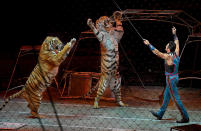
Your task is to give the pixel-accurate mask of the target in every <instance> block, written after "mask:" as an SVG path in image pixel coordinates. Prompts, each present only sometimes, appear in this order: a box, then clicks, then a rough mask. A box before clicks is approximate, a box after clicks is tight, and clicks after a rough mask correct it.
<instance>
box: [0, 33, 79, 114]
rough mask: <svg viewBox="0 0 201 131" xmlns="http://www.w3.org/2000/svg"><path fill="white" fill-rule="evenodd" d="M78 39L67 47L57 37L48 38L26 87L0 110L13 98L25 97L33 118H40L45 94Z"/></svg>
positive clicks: (10, 97)
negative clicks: (39, 110)
mask: <svg viewBox="0 0 201 131" xmlns="http://www.w3.org/2000/svg"><path fill="white" fill-rule="evenodd" d="M75 42H76V39H74V38H73V39H71V41H70V42H68V43H67V44H66V45H65V46H63V44H62V42H61V41H60V40H59V39H58V38H57V37H49V36H48V37H47V38H46V39H45V40H44V42H43V44H42V46H41V49H40V53H39V57H38V63H37V65H36V66H35V68H34V70H33V71H32V72H31V74H30V76H29V78H28V80H27V81H26V83H25V85H24V87H23V88H22V90H20V91H19V92H17V93H15V94H14V95H11V96H9V97H8V98H7V99H6V100H5V103H4V104H3V106H2V107H1V108H0V110H2V109H3V107H5V105H6V104H7V103H8V102H9V101H10V100H11V99H13V98H16V97H18V96H23V97H24V98H25V99H26V101H27V102H28V107H29V108H30V110H31V114H32V116H31V117H33V118H40V117H41V116H40V115H39V114H38V109H39V106H40V104H41V100H42V96H43V92H44V91H45V90H46V89H47V87H49V86H50V84H51V83H52V81H53V79H54V77H55V76H56V75H57V73H58V69H59V65H60V64H61V63H62V62H63V61H64V60H65V58H66V57H67V55H68V54H69V52H70V50H71V49H72V47H73V46H74V44H75Z"/></svg>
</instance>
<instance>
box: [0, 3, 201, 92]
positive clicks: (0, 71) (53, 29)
mask: <svg viewBox="0 0 201 131" xmlns="http://www.w3.org/2000/svg"><path fill="white" fill-rule="evenodd" d="M116 2H117V3H118V4H119V6H120V7H121V9H122V10H125V9H157V10H158V9H160V10H163V9H164V10H175V9H176V10H177V9H178V10H184V11H185V12H186V13H188V14H189V15H191V16H193V17H194V18H196V19H197V20H199V21H201V16H200V15H201V1H200V0H179V1H177V0H174V1H173V0H170V1H162V0H121V1H120V0H119V1H116ZM116 10H118V8H117V7H116V6H115V4H114V3H113V1H112V0H94V1H89V0H73V1H65V2H61V1H54V2H51V1H48V2H34V1H27V2H23V3H22V2H21V3H20V2H6V3H4V4H1V34H2V36H1V49H0V50H1V51H0V58H1V63H0V88H1V89H4V88H6V87H7V84H8V80H9V77H10V75H11V73H12V69H13V67H14V64H15V61H16V58H17V54H18V52H19V50H20V47H21V46H22V45H41V44H42V42H43V40H44V39H45V37H46V36H48V35H52V36H58V37H59V38H60V39H61V40H62V41H63V42H64V43H66V42H67V41H69V40H70V39H71V38H73V37H75V38H77V39H78V38H79V35H80V32H82V31H86V30H89V27H88V26H87V24H86V21H87V19H88V18H91V19H92V20H93V21H94V22H95V20H96V19H97V18H99V17H100V16H103V15H107V16H111V15H112V13H113V12H114V11H116ZM132 22H133V24H134V26H135V27H136V28H137V29H138V30H139V32H140V34H141V35H142V36H143V37H144V38H146V39H148V40H149V41H150V42H151V43H152V44H153V45H155V47H157V48H158V49H159V50H161V51H164V49H165V45H166V44H167V42H168V41H169V40H172V35H171V27H172V24H170V23H161V22H154V21H132ZM123 26H124V30H125V34H124V36H123V38H122V40H121V44H122V46H123V48H124V50H125V51H126V54H127V57H128V58H129V59H130V60H131V62H132V64H133V65H134V67H135V69H136V71H137V73H138V74H139V76H140V78H141V79H142V81H143V82H144V84H145V85H160V86H163V85H164V84H165V82H164V75H163V73H164V67H163V60H161V59H159V58H157V57H156V56H154V55H153V54H152V53H151V52H150V51H149V50H148V48H147V47H146V46H144V45H143V43H142V40H141V39H140V37H139V36H138V34H137V33H136V32H135V31H134V29H133V28H132V27H131V25H130V24H129V23H128V22H125V23H123ZM175 26H176V28H177V34H178V37H179V39H180V45H181V49H182V48H183V45H184V42H185V40H186V38H187V36H188V34H189V32H188V29H186V28H185V27H182V26H177V25H175ZM119 50H120V72H121V75H122V76H123V79H124V82H123V84H127V85H139V86H140V85H141V84H140V81H139V79H138V78H137V75H136V73H135V72H133V70H132V68H131V66H130V65H129V63H128V61H127V59H126V57H125V56H124V54H123V52H122V49H121V48H120V49H119ZM200 51H201V45H200V43H199V44H191V45H190V46H188V47H186V49H185V51H184V54H183V56H182V59H181V64H180V71H181V77H186V76H197V77H200V76H201V72H200V70H201V62H200V61H201V53H200ZM99 55H100V53H99V44H98V41H97V40H96V39H91V40H84V41H81V42H80V44H79V45H78V47H77V49H76V51H75V55H74V57H73V59H72V62H71V65H70V67H68V69H69V70H74V71H83V72H85V71H89V72H99V70H100V68H99V65H100V61H99ZM35 58H36V57H35V55H32V56H31V55H29V56H26V57H23V59H22V58H21V59H20V61H19V64H18V66H17V68H16V73H15V76H14V83H15V82H16V83H17V82H18V81H19V80H18V78H22V77H24V76H28V75H29V73H30V72H31V70H32V69H33V67H34V66H35V63H36V61H35V60H36V59H35ZM62 67H63V68H66V65H65V62H64V64H63V65H62ZM17 84H18V83H17ZM200 85H201V82H200V80H193V81H192V80H185V81H182V82H180V86H183V87H196V88H200V87H201V86H200Z"/></svg>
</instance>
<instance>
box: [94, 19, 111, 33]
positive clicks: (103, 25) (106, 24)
mask: <svg viewBox="0 0 201 131" xmlns="http://www.w3.org/2000/svg"><path fill="white" fill-rule="evenodd" d="M111 27H112V24H111V22H110V18H108V17H107V16H101V17H100V18H99V19H98V20H96V28H97V29H98V30H100V31H109V30H110V29H111Z"/></svg>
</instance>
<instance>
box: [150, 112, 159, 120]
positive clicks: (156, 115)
mask: <svg viewBox="0 0 201 131" xmlns="http://www.w3.org/2000/svg"><path fill="white" fill-rule="evenodd" d="M150 112H151V114H152V115H153V116H155V117H156V118H157V119H158V120H161V119H162V117H161V116H159V115H158V114H157V113H156V112H154V111H150Z"/></svg>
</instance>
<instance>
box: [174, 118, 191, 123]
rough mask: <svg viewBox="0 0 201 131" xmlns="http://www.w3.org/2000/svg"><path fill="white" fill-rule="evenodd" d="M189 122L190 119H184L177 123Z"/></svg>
mask: <svg viewBox="0 0 201 131" xmlns="http://www.w3.org/2000/svg"><path fill="white" fill-rule="evenodd" d="M188 122H189V118H188V119H185V118H182V119H181V120H179V121H177V123H188Z"/></svg>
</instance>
